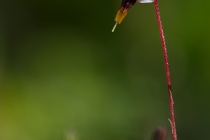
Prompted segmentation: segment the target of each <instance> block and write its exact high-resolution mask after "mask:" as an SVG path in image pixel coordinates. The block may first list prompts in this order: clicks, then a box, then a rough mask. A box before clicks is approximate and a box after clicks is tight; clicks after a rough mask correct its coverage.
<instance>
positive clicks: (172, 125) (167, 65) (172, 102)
mask: <svg viewBox="0 0 210 140" xmlns="http://www.w3.org/2000/svg"><path fill="white" fill-rule="evenodd" d="M154 6H155V11H156V16H157V22H158V28H159V32H160V39H161V43H162V51H163V56H164V64H165V70H166V81H167V86H168V96H169V105H170V122H171V129H172V137H173V140H177V134H176V124H175V114H174V101H173V96H172V88H171V76H170V69H169V63H168V55H167V47H166V41H165V37H164V33H163V26H162V22H161V18H160V12H159V7H158V0H154Z"/></svg>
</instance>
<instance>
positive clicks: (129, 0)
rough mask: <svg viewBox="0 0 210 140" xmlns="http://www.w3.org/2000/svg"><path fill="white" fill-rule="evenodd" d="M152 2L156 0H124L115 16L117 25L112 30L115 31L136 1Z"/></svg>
mask: <svg viewBox="0 0 210 140" xmlns="http://www.w3.org/2000/svg"><path fill="white" fill-rule="evenodd" d="M136 2H138V3H151V2H154V0H122V3H121V7H120V9H119V10H118V12H117V15H116V17H115V22H116V23H115V25H114V27H113V29H112V32H114V30H115V28H116V26H117V24H120V23H121V22H122V21H123V19H124V18H125V17H126V15H127V13H128V10H129V9H130V8H131V7H132V6H133V5H134V4H135V3H136Z"/></svg>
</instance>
